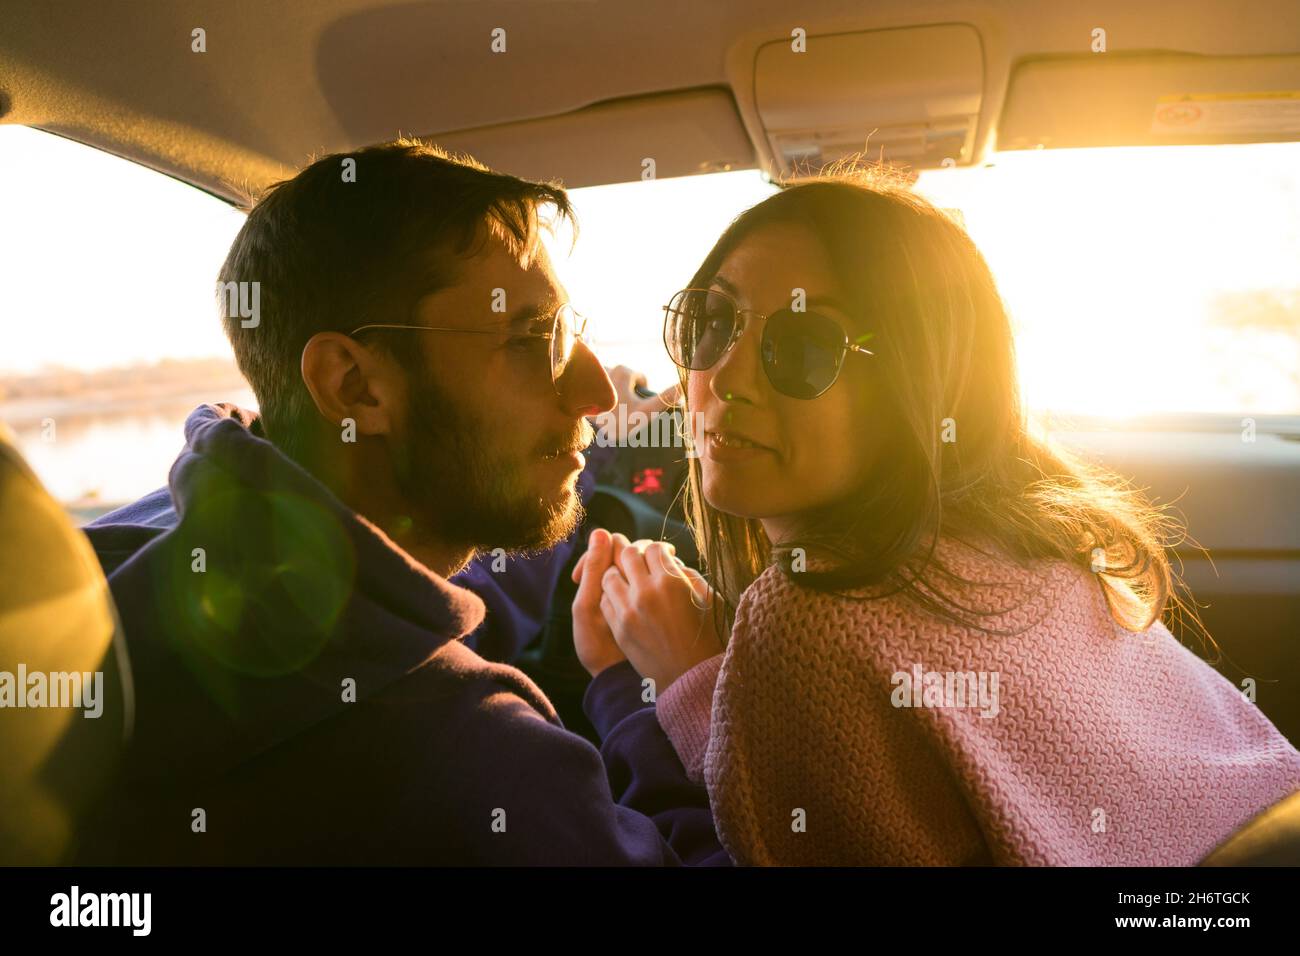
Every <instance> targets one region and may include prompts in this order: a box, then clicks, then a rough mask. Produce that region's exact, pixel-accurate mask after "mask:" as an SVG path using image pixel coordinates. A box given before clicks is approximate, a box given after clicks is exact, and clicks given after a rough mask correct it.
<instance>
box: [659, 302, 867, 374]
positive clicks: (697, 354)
mask: <svg viewBox="0 0 1300 956" xmlns="http://www.w3.org/2000/svg"><path fill="white" fill-rule="evenodd" d="M747 315H748V316H753V317H754V318H756V319H758V320H759V321H760V322H764V320H766V321H765V322H764V324H763V339H762V342H761V343H760V354H761V355H762V360H763V371H764V372H765V373H766V374H767V380H768V381H769V382H771V383H772V387H773V388H774V389H776V390H777V391H778V392H780V393H781V394H782V395H788V396H790V397H791V398H803V399H810V398H816V397H817V396H818V395H821V394H822V393H823V392H825V391H826V390H827V389H828V388H830V387H831V386H832V385H834V384H835V380H836V379H837V378H839V374H840V369H841V368H842V367H843V365H844V356H846V355H847V354H848V353H850V352H858V353H860V354H862V355H874V354H875V353H874V352H871V351H868V350H867V349H865V348H863V347H862V346H861V345H859V344H857V343H855V342H850V341H849V337H848V335H847V334H846V333H845V331H844V329H843V328H842V327H841V326H840V324H839V323H838V322H836V321H835V320H834V319H832V318H830V317H829V316H825V315H822V314H821V313H818V312H795V311H794V310H793V309H778V310H777V311H776V312H773V313H771V314H769V315H763V314H762V313H760V312H755V311H753V310H752V309H742V308H740V306H739V305H738V304H737V303H736V300H735V299H733V298H732V297H731V296H729V295H727V294H726V293H725V292H719V291H718V290H716V289H683V290H682V291H681V292H678V293H677V294H676V295H674V296H673V298H672V301H671V302H669V303H668V304H667V305H666V306H664V345H665V346H666V347H667V349H668V355H669V357H670V358H671V359H672V360H673V361H674V362H675V363H676V364H677V365H679V366H680V367H681V368H684V369H691V370H693V371H697V372H700V371H704V370H705V369H710V368H713V366H714V365H716V364H718V362H719V361H720V360H721V359H722V356H724V355H725V354H727V353H728V352H730V351H731V348H732V346H734V345H735V344H736V342H737V341H738V340H739V339H740V336H741V333H742V332H743V331H744V328H745V324H746V320H745V319H744V316H747ZM864 339H865V337H864ZM864 339H859V340H858V341H863V340H864Z"/></svg>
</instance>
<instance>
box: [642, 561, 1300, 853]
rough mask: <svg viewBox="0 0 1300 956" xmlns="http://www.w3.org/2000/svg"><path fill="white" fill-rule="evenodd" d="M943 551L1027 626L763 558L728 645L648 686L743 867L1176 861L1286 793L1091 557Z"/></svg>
mask: <svg viewBox="0 0 1300 956" xmlns="http://www.w3.org/2000/svg"><path fill="white" fill-rule="evenodd" d="M939 553H940V555H941V556H942V557H943V558H944V559H945V560H946V561H947V563H948V566H949V567H951V568H952V569H953V570H955V571H956V572H957V573H959V574H961V575H962V576H963V577H965V578H968V579H972V580H976V581H981V582H989V583H990V584H991V586H989V587H981V588H967V589H963V590H962V591H960V592H959V594H960V596H961V599H962V603H964V604H966V605H967V606H968V607H972V608H977V609H980V610H984V611H996V612H998V613H996V614H995V615H994V616H992V617H989V618H984V621H985V622H986V626H987V627H990V628H995V629H999V630H1003V631H1018V632H1019V633H1015V634H1013V635H1011V636H997V635H989V634H984V633H980V632H978V631H975V630H973V629H970V628H967V627H962V626H959V625H955V624H950V623H947V622H944V621H942V620H940V619H938V618H936V617H934V616H932V615H930V614H927V613H926V612H925V611H923V610H921V609H920V608H919V607H917V606H916V605H915V604H914V603H912V602H910V601H908V600H907V599H906V598H904V597H902V596H898V595H895V596H891V597H885V598H880V599H876V600H872V601H867V602H854V601H850V600H848V599H845V598H837V597H831V596H826V595H821V594H818V593H816V592H813V591H811V590H808V589H805V588H801V587H799V586H797V585H795V584H792V583H790V582H789V581H788V580H787V579H786V578H785V577H784V576H783V575H782V573H781V572H780V570H779V569H777V568H775V567H772V568H769V569H768V570H767V571H765V572H764V573H763V574H762V575H761V576H760V577H759V578H758V580H757V581H755V582H754V584H753V585H752V586H751V587H750V588H749V589H747V590H746V591H745V593H744V595H743V596H742V598H741V601H740V606H739V609H738V613H737V617H736V622H735V628H734V630H733V632H732V636H731V640H730V642H729V644H728V647H727V651H726V654H725V655H719V656H718V657H715V658H713V659H711V660H709V661H706V662H704V663H702V664H700V665H698V666H697V667H696V668H694V669H693V670H691V671H690V672H688V673H687V674H685V675H683V677H682V678H680V679H679V680H678V681H676V682H674V683H673V684H672V685H671V686H670V687H668V688H667V689H666V690H665V691H664V692H663V693H662V694H661V695H660V697H659V702H658V708H657V709H658V715H659V721H660V723H661V724H662V725H663V727H664V729H665V731H666V732H667V734H668V736H669V738H670V739H671V740H672V742H673V745H674V747H675V748H676V749H677V752H678V754H679V756H680V757H681V758H682V762H683V763H684V764H685V766H686V768H687V770H688V772H689V773H690V774H691V776H692V777H693V778H694V779H695V780H697V781H699V780H703V782H704V783H706V784H707V786H708V790H709V795H710V799H711V801H712V804H713V810H714V815H715V819H716V822H717V827H718V832H719V835H720V836H721V838H722V842H723V845H724V846H725V847H726V848H727V850H728V852H729V853H731V855H732V857H734V858H735V860H736V861H737V862H738V863H742V864H795V865H808V864H831V865H835V864H865V865H881V864H911V865H943V864H1031V865H1189V864H1193V863H1196V862H1197V861H1199V860H1200V859H1201V858H1202V857H1204V856H1205V855H1206V854H1207V853H1209V852H1210V850H1212V849H1213V848H1214V847H1215V846H1216V845H1217V844H1218V843H1219V842H1220V841H1222V840H1223V839H1224V838H1226V837H1227V836H1228V835H1229V834H1230V833H1232V832H1233V831H1234V830H1235V829H1237V828H1238V827H1239V826H1241V825H1242V824H1244V823H1245V822H1246V821H1247V820H1248V819H1249V818H1250V817H1251V816H1253V815H1254V814H1255V813H1256V812H1258V811H1259V810H1262V809H1263V808H1264V807H1266V806H1268V805H1270V804H1272V803H1274V802H1276V801H1277V800H1280V799H1281V798H1283V797H1284V796H1286V795H1287V794H1289V793H1290V792H1292V791H1293V790H1295V789H1297V788H1298V787H1300V754H1298V753H1297V752H1296V750H1295V748H1294V747H1292V746H1291V745H1290V744H1289V743H1288V742H1287V741H1286V739H1285V738H1283V737H1282V735H1281V734H1279V733H1278V731H1277V730H1276V728H1274V727H1273V725H1272V724H1271V723H1269V721H1268V719H1267V718H1265V717H1264V715H1263V714H1262V713H1260V711H1259V710H1258V709H1257V708H1256V707H1255V705H1254V704H1252V703H1251V702H1250V701H1248V700H1247V699H1246V698H1245V697H1244V696H1243V694H1242V693H1241V692H1239V691H1238V690H1237V689H1236V688H1235V687H1233V686H1232V684H1230V683H1229V682H1228V681H1227V680H1226V679H1224V678H1223V677H1221V676H1220V675H1219V674H1218V673H1216V672H1215V671H1214V670H1213V669H1212V668H1211V667H1210V666H1209V665H1207V664H1206V663H1205V662H1204V661H1202V660H1201V659H1200V658H1199V657H1197V656H1195V655H1194V654H1193V653H1192V652H1191V651H1189V650H1188V649H1186V648H1185V647H1183V646H1182V645H1181V644H1180V643H1179V642H1178V641H1177V640H1176V639H1175V638H1174V637H1173V636H1172V635H1171V634H1170V633H1169V631H1168V630H1167V629H1166V628H1165V627H1164V626H1163V625H1160V624H1157V625H1155V626H1153V627H1152V628H1150V629H1149V630H1148V631H1146V632H1145V633H1143V634H1134V633H1132V632H1130V631H1126V630H1124V629H1123V628H1121V627H1119V626H1118V625H1117V624H1116V623H1115V622H1114V621H1113V619H1112V618H1111V617H1110V615H1109V613H1108V611H1107V609H1106V606H1105V603H1104V600H1103V597H1102V592H1101V588H1100V586H1099V584H1098V582H1097V581H1096V579H1095V578H1094V576H1093V575H1091V574H1089V573H1088V572H1087V571H1085V570H1084V569H1082V568H1079V567H1075V566H1072V565H1069V564H1067V563H1065V562H1062V561H1044V562H1039V563H1037V564H1035V565H1034V566H1033V567H1031V568H1030V569H1028V570H1026V569H1025V568H1022V567H1018V566H1016V565H1013V564H1011V563H1010V562H1007V561H1004V560H1002V559H995V558H992V557H989V556H986V555H981V554H979V553H977V552H975V551H973V550H972V549H970V548H967V547H965V546H962V545H957V544H954V543H950V542H947V541H944V542H941V544H940V550H939ZM993 582H999V583H993ZM930 672H934V673H936V674H937V675H938V676H930ZM918 677H919V680H918V679H917V678H918ZM959 684H960V688H959ZM959 689H960V690H961V691H963V697H962V698H959V697H958V696H957V692H958V690H959ZM710 705H711V708H710ZM710 709H711V711H712V719H711V720H710Z"/></svg>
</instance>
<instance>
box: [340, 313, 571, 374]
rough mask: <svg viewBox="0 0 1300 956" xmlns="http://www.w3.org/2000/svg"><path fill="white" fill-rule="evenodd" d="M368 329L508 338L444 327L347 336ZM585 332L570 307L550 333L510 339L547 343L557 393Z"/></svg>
mask: <svg viewBox="0 0 1300 956" xmlns="http://www.w3.org/2000/svg"><path fill="white" fill-rule="evenodd" d="M371 329H416V330H418V331H420V332H464V333H467V334H469V335H509V334H510V333H507V332H503V331H502V330H501V329H452V328H446V327H444V326H431V325H384V324H375V325H363V326H360V327H358V328H355V329H353V330H352V331H351V332H349V333H348V335H350V336H355V335H357V334H358V333H361V332H368V331H370V330H371ZM586 331H587V320H586V319H585V318H583V317H582V316H581V315H579V314H578V313H577V312H575V311H574V310H573V307H572V306H570V305H568V304H565V305H562V306H560V307H559V308H558V309H556V311H555V315H554V317H553V318H552V319H551V328H550V331H549V332H526V333H523V334H519V335H510V337H511V338H517V339H541V340H544V341H547V342H549V343H550V361H551V385H552V386H554V388H555V390H556V391H557V392H558V391H559V388H560V386H559V381H560V376H562V375H563V374H564V371H565V369H566V368H568V365H569V360H570V359H572V358H573V350H574V347H575V346H576V345H577V344H578V343H579V342H582V341H585V338H584V336H585V334H586Z"/></svg>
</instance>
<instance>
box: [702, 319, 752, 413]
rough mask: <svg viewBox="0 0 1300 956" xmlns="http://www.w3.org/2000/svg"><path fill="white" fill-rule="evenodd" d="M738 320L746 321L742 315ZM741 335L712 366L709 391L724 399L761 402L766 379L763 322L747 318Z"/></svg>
mask: <svg viewBox="0 0 1300 956" xmlns="http://www.w3.org/2000/svg"><path fill="white" fill-rule="evenodd" d="M738 321H742V319H741V318H740V317H738ZM743 321H744V325H743V326H742V327H741V332H740V337H739V338H738V339H736V341H735V342H733V343H732V345H731V348H730V349H728V350H727V351H726V352H725V353H723V355H722V358H720V359H718V362H717V364H716V365H714V366H713V368H712V369H711V379H710V381H709V390H710V391H711V392H713V394H714V395H716V396H717V397H718V398H720V399H722V400H723V401H728V402H735V401H744V402H749V403H751V404H754V403H757V401H758V399H759V396H760V394H761V392H762V389H763V385H764V382H765V379H764V377H763V362H762V356H761V341H760V339H761V336H760V332H759V329H760V323H759V322H757V321H755V317H752V316H751V317H749V318H748V319H743Z"/></svg>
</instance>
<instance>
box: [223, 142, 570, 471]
mask: <svg viewBox="0 0 1300 956" xmlns="http://www.w3.org/2000/svg"><path fill="white" fill-rule="evenodd" d="M347 160H353V161H355V167H352V164H349V163H347V162H346V161H347ZM353 172H354V175H352V173H353ZM542 207H553V210H554V214H555V215H556V216H557V217H560V218H566V219H571V218H572V208H571V206H570V204H569V199H568V196H567V194H566V193H565V191H564V189H563V188H561V187H560V186H558V185H554V184H550V183H536V182H530V181H528V180H524V179H519V178H517V177H515V176H510V175H506V174H504V173H496V172H492V171H491V170H489V169H488V168H487V167H485V166H483V165H482V164H481V163H479V162H477V161H475V160H473V159H471V158H469V157H465V156H454V155H451V154H449V153H447V152H445V151H443V150H441V149H439V148H437V147H434V146H430V145H428V144H424V143H421V142H419V141H418V140H411V139H398V140H395V141H393V142H391V143H383V144H381V145H377V146H370V147H367V148H365V149H361V150H358V151H357V152H354V153H336V154H332V155H329V156H325V157H323V158H322V159H318V160H316V161H315V162H313V163H312V164H311V165H310V166H308V167H306V168H305V169H303V170H302V171H301V172H299V173H298V174H297V175H296V176H294V177H293V178H292V179H287V180H284V181H282V182H278V183H275V184H273V185H272V186H270V187H269V188H268V189H267V190H266V191H265V192H264V193H263V194H262V195H261V196H260V198H258V200H257V202H256V203H255V204H254V205H253V206H252V208H251V210H250V211H249V214H248V219H247V220H246V221H245V223H244V225H243V228H241V229H240V230H239V235H237V236H236V237H235V241H234V243H233V244H232V245H231V247H230V253H229V254H228V255H227V257H226V261H225V264H224V265H222V267H221V272H220V274H219V276H218V280H217V294H218V299H219V301H220V303H221V313H222V321H223V323H224V325H225V329H226V335H227V336H228V337H229V339H230V343H231V345H232V346H233V348H234V352H235V359H236V361H237V362H238V364H239V370H240V371H241V372H242V373H243V375H244V377H245V378H246V379H247V380H248V383H249V385H251V386H252V388H253V392H254V394H255V395H256V396H257V401H258V405H259V407H260V410H261V413H262V427H263V429H264V430H265V433H266V435H267V437H269V438H270V439H271V440H272V441H273V442H275V444H276V445H277V446H278V447H279V448H280V449H281V451H283V452H285V453H286V454H288V455H289V456H290V457H292V458H296V459H298V460H299V461H302V462H304V463H305V461H306V459H307V458H308V457H310V455H311V450H310V436H311V435H312V434H314V432H315V431H316V429H317V428H318V427H319V424H320V423H319V422H318V421H317V419H318V418H319V415H318V414H317V412H316V409H315V406H314V405H313V403H312V400H311V395H310V393H308V391H307V387H306V385H305V384H304V383H303V381H302V374H301V371H300V363H301V359H302V350H303V347H304V346H305V345H306V344H307V341H308V340H309V339H310V338H311V337H312V336H313V335H316V334H317V333H319V332H344V333H346V332H350V331H351V330H352V329H355V328H357V327H358V326H361V325H366V324H368V323H394V324H404V323H407V322H410V321H411V313H412V310H413V308H414V307H415V304H416V303H417V302H418V301H419V300H420V299H421V298H422V297H423V296H425V295H428V294H429V293H431V292H436V291H438V290H439V289H441V288H445V287H447V286H448V285H450V284H452V283H453V282H454V281H455V278H456V275H457V271H458V270H457V266H458V264H459V263H460V262H461V261H463V258H464V257H467V256H470V255H473V253H474V252H475V251H476V249H475V244H476V241H477V240H478V239H479V238H481V237H482V236H484V235H486V233H485V231H484V230H485V227H486V230H488V231H489V232H490V233H492V234H495V235H496V236H498V237H500V238H501V239H503V240H504V241H505V242H506V243H507V244H508V245H509V246H510V247H511V248H514V249H516V250H518V251H522V250H523V249H525V248H528V247H529V246H531V244H532V243H533V242H534V241H535V238H536V233H537V228H538V223H539V221H540V220H539V210H540V209H541V208H542ZM253 282H257V283H258V284H259V286H258V293H259V297H258V322H257V323H256V324H255V325H252V324H251V323H250V326H251V327H245V326H244V322H243V320H242V318H241V316H240V315H239V314H238V313H239V310H238V309H235V308H231V307H230V304H229V303H230V302H233V301H234V300H235V298H236V293H234V291H233V290H234V289H236V288H237V287H238V285H239V284H240V283H253ZM230 283H234V284H235V285H234V286H231V285H230ZM486 294H487V293H486V291H485V295H486ZM249 300H251V296H250V295H249V294H247V293H245V301H249ZM377 342H379V343H381V344H389V345H391V347H392V349H393V354H394V355H395V356H396V357H398V358H399V360H404V362H405V364H406V367H407V368H408V369H411V368H412V366H411V356H419V355H420V354H422V353H421V351H420V350H421V349H422V348H423V344H421V345H414V346H413V344H412V343H411V342H409V341H408V340H407V339H406V338H403V339H400V340H399V339H396V338H394V339H391V340H389V339H378V340H377Z"/></svg>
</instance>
